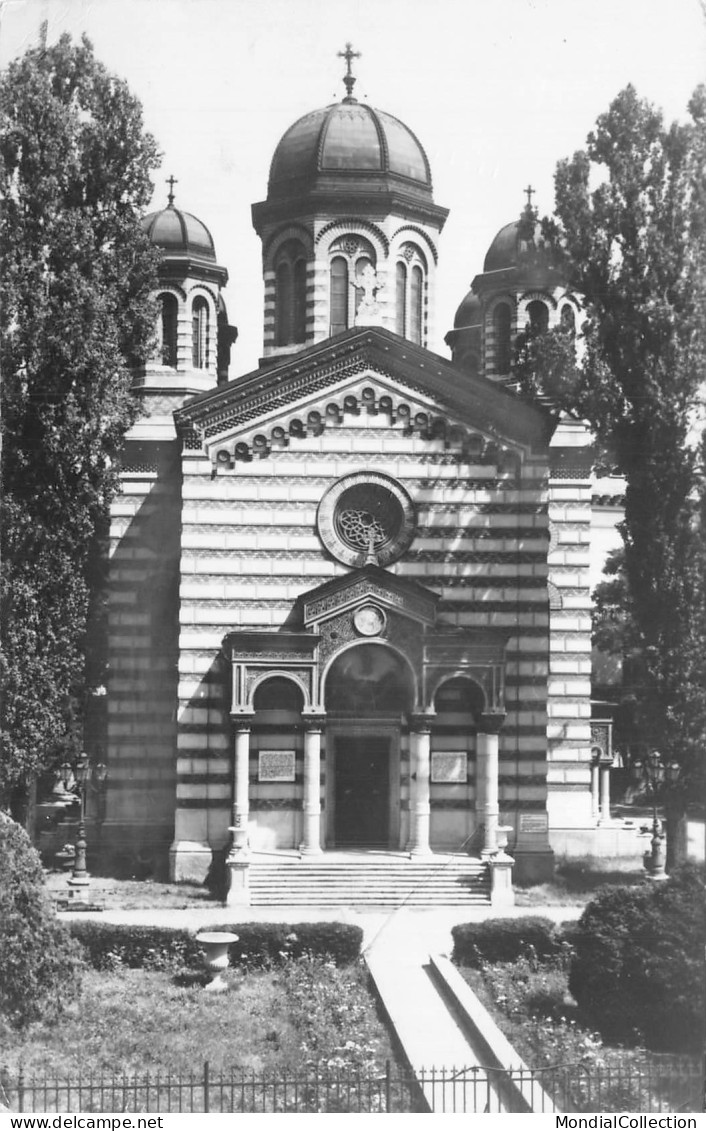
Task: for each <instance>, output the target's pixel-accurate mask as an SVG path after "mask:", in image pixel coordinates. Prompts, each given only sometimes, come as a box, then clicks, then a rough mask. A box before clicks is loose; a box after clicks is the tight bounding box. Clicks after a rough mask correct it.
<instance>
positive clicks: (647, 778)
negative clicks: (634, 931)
mask: <svg viewBox="0 0 706 1131" xmlns="http://www.w3.org/2000/svg"><path fill="white" fill-rule="evenodd" d="M634 768H635V771H636V773H637V775H638V780H640V781H642V782H643V784H644V786H645V789H646V790H647V793H648V795H649V797H650V798H651V801H652V839H651V842H650V844H651V847H650V851H649V852H646V853H645V855H644V857H643V862H644V866H645V871H646V872H647V875H648V876H649V878H650V879H651V880H666V878H667V872H666V867H665V865H666V860H667V854H666V846H665V836H664V832H663V831H662V822H661V821H660V819H659V817H658V816H657V802H658V800H659V798H660V794H661V793H662V790H663V787H664V784H665V782H667V783H671V782H672V781H673V780H674V778H675V776H676V774H678V772H679V767H678V766H674V765H672V764H670V765H665V763H664V762H663V761H662V756H661V754H660V753H659V751H657V750H652V751H651V752H650V753H649V754H648V755H647V757H646V758H645V759H644V761H642V760H640V761H637V762H635V763H634Z"/></svg>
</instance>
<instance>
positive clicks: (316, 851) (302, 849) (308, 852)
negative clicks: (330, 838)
mask: <svg viewBox="0 0 706 1131" xmlns="http://www.w3.org/2000/svg"><path fill="white" fill-rule="evenodd" d="M323 854H324V850H323V848H309V847H308V846H307V845H306V844H300V845H299V855H300V856H323Z"/></svg>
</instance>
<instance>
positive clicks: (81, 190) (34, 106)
mask: <svg viewBox="0 0 706 1131" xmlns="http://www.w3.org/2000/svg"><path fill="white" fill-rule="evenodd" d="M157 165H158V154H157V149H156V145H155V142H154V139H153V138H152V137H151V136H150V135H149V134H147V133H145V132H144V129H143V121H142V110H141V107H140V104H139V102H138V101H137V99H135V98H134V96H133V95H132V94H131V93H130V91H129V89H128V87H127V85H126V84H125V82H123V81H122V80H120V79H118V78H116V77H115V76H114V75H111V74H110V73H109V72H108V71H107V70H106V69H105V67H104V66H103V65H102V64H101V63H100V62H98V60H97V59H96V58H95V55H94V53H93V48H92V46H91V44H90V42H89V41H88V40H87V39H86V38H84V39H83V40H82V41H81V43H80V44H76V43H73V42H72V40H71V38H70V37H69V36H67V35H64V36H62V37H61V39H60V40H59V42H58V43H57V44H56V45H54V46H51V47H48V48H47V47H45V46H44V45H43V44H40V45H39V46H38V47H37V48H36V49H32V50H29V51H28V52H27V53H26V54H25V55H24V56H23V57H22V58H20V59H18V60H16V61H15V62H13V63H12V64H11V65H10V66H9V68H8V69H7V70H6V72H5V73H4V74H3V75H2V77H1V78H0V192H1V193H2V210H1V212H0V260H1V262H2V268H1V271H0V304H1V311H2V314H1V317H2V325H1V329H2V338H1V341H0V365H1V367H2V368H1V376H2V391H1V408H2V432H1V438H2V513H1V516H0V517H1V519H2V579H1V589H0V601H1V607H0V617H1V622H0V627H1V633H2V637H1V645H2V651H1V655H0V664H1V668H0V672H1V675H2V684H3V689H2V696H3V698H2V752H1V755H0V803H1V804H3V805H5V806H6V807H9V808H12V809H13V810H14V811H15V812H18V813H21V811H22V809H23V801H24V799H25V798H26V795H27V792H28V787H29V785H30V784H31V782H32V780H33V779H34V777H35V776H36V775H37V774H38V773H39V772H41V771H42V770H43V769H46V768H47V767H50V766H51V765H53V764H56V762H57V761H60V760H61V759H62V757H65V756H67V755H69V756H70V755H71V754H72V753H75V752H76V749H77V747H78V745H79V744H80V741H81V733H80V724H81V719H80V714H81V704H82V702H85V696H86V691H87V679H89V678H90V677H89V676H87V673H86V665H85V646H86V625H87V615H88V610H89V603H90V598H91V587H92V578H93V570H94V566H95V562H96V553H95V547H96V532H97V530H98V529H99V528H100V525H101V523H102V521H103V520H104V518H105V515H106V513H107V507H108V505H109V502H110V500H111V498H112V497H113V495H114V494H115V491H116V489H117V478H116V463H115V459H116V456H117V454H118V453H119V451H120V448H121V444H122V440H123V437H124V435H125V433H126V431H127V429H128V428H129V427H130V424H131V423H132V421H133V420H134V414H135V405H134V398H133V397H132V395H131V393H130V385H131V371H132V370H133V369H134V367H135V366H138V365H140V364H141V363H143V362H144V360H145V358H146V355H147V353H148V351H149V348H150V344H151V339H152V335H153V328H154V311H153V309H152V306H151V303H150V298H149V296H150V291H151V290H152V288H153V287H154V286H155V283H156V258H155V252H154V250H153V249H152V248H151V246H150V244H149V242H148V240H147V238H146V236H145V235H144V233H143V232H142V231H141V228H140V224H139V219H140V216H141V214H142V213H143V212H144V210H145V209H146V207H147V205H148V203H149V201H150V198H151V194H152V185H151V182H150V174H151V172H152V170H154V169H155V168H156V167H157Z"/></svg>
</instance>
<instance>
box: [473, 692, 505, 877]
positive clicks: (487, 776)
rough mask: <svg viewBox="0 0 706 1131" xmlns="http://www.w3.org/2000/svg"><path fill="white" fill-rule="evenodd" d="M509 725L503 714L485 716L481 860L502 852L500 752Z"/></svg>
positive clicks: (479, 745) (480, 743)
mask: <svg viewBox="0 0 706 1131" xmlns="http://www.w3.org/2000/svg"><path fill="white" fill-rule="evenodd" d="M504 721H505V714H504V712H502V711H493V712H486V713H485V714H484V715H481V720H480V729H479V731H478V736H477V739H476V742H477V751H478V769H479V772H482V773H483V797H484V804H483V819H484V820H483V823H484V828H483V847H482V849H481V856H494V855H495V854H496V853H497V851H498V819H499V816H500V804H499V793H498V749H499V739H498V735H499V733H500V728H501V726H502V725H503V722H504Z"/></svg>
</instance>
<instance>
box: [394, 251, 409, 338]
mask: <svg viewBox="0 0 706 1131" xmlns="http://www.w3.org/2000/svg"><path fill="white" fill-rule="evenodd" d="M406 326H407V268H406V267H405V265H404V263H398V264H397V267H396V269H395V331H396V332H397V333H398V334H399V335H400V337H401V338H404V332H405V329H406Z"/></svg>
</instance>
